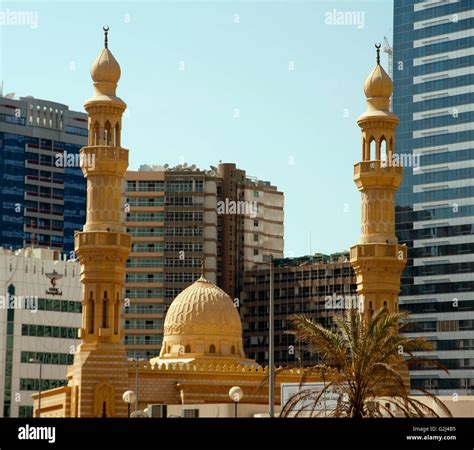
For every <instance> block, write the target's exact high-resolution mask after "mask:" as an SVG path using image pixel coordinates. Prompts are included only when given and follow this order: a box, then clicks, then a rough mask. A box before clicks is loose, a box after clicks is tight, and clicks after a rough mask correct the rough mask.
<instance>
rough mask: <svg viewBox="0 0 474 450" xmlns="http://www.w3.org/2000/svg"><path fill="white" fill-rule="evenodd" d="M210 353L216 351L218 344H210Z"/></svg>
mask: <svg viewBox="0 0 474 450" xmlns="http://www.w3.org/2000/svg"><path fill="white" fill-rule="evenodd" d="M209 353H216V346H215V345H214V344H211V345H210V346H209Z"/></svg>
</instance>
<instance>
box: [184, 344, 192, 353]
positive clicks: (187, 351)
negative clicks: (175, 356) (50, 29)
mask: <svg viewBox="0 0 474 450" xmlns="http://www.w3.org/2000/svg"><path fill="white" fill-rule="evenodd" d="M184 353H191V346H190V345H189V344H188V345H186V347H184Z"/></svg>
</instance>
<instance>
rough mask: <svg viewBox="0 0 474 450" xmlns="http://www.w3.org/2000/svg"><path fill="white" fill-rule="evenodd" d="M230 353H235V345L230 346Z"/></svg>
mask: <svg viewBox="0 0 474 450" xmlns="http://www.w3.org/2000/svg"><path fill="white" fill-rule="evenodd" d="M230 354H231V355H235V346H234V345H233V346H232V347H231V348H230Z"/></svg>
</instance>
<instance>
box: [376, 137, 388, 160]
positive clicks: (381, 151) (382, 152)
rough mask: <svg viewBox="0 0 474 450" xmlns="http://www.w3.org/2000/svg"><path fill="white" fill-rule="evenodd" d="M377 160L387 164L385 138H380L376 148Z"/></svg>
mask: <svg viewBox="0 0 474 450" xmlns="http://www.w3.org/2000/svg"><path fill="white" fill-rule="evenodd" d="M377 159H378V160H380V161H387V162H388V148H387V139H386V138H385V136H383V135H382V136H381V138H380V140H379V146H378V158H377Z"/></svg>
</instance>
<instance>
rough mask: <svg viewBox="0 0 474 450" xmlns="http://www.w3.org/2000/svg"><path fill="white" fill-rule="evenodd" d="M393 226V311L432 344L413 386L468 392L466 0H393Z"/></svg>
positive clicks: (470, 59) (473, 97) (473, 232)
mask: <svg viewBox="0 0 474 450" xmlns="http://www.w3.org/2000/svg"><path fill="white" fill-rule="evenodd" d="M393 31H394V36H393V79H394V97H393V109H394V113H395V114H397V115H398V117H399V118H400V125H399V126H398V129H397V143H396V150H397V153H398V156H399V157H400V160H401V162H402V164H403V165H404V180H403V183H402V186H401V188H400V189H399V192H398V194H397V201H396V227H397V235H398V237H399V239H400V241H401V242H405V243H406V244H407V246H408V249H409V250H408V263H407V266H406V268H405V270H404V272H403V275H402V290H401V295H400V309H404V310H408V311H409V312H410V313H411V317H410V320H409V321H410V323H409V328H408V329H407V332H409V333H410V334H411V335H413V336H424V337H426V338H427V339H429V340H430V341H431V342H432V343H433V347H434V350H433V351H432V352H422V353H419V355H420V356H421V355H423V356H427V357H429V358H432V359H437V360H439V361H440V362H441V363H442V364H444V366H445V367H446V368H447V369H448V370H449V373H445V372H444V371H442V370H440V369H439V368H437V367H436V365H435V364H434V363H431V362H428V363H423V364H419V365H418V366H415V367H412V371H411V379H412V387H422V388H425V389H428V390H430V391H432V392H434V393H436V394H439V395H443V394H453V393H457V394H458V395H471V394H473V393H474V275H473V272H474V1H473V0H462V1H456V0H444V1H443V0H429V1H414V0H395V1H394V30H393Z"/></svg>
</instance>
